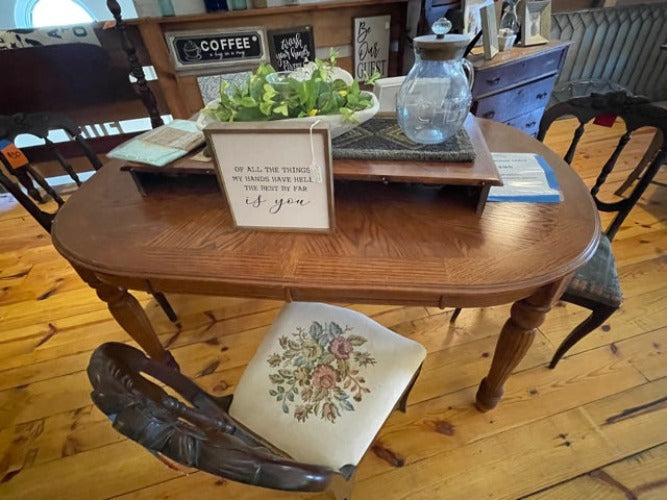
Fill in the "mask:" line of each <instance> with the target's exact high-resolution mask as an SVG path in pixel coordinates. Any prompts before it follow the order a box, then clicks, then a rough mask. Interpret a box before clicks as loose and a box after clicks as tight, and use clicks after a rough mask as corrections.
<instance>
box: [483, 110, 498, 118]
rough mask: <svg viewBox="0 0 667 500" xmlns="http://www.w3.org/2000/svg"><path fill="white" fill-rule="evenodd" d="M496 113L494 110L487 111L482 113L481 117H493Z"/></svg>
mask: <svg viewBox="0 0 667 500" xmlns="http://www.w3.org/2000/svg"><path fill="white" fill-rule="evenodd" d="M495 115H496V112H495V111H487V112H486V113H484V114H483V115H482V118H493V117H494V116H495Z"/></svg>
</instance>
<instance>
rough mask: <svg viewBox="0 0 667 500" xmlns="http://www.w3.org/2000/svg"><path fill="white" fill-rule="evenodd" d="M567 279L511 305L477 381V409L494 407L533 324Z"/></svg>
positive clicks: (529, 338) (525, 346)
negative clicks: (486, 370)
mask: <svg viewBox="0 0 667 500" xmlns="http://www.w3.org/2000/svg"><path fill="white" fill-rule="evenodd" d="M569 281H570V276H568V277H567V278H565V279H563V280H561V281H559V282H557V283H554V284H552V285H548V286H546V287H543V288H541V289H539V290H538V291H537V292H535V293H534V294H533V295H531V296H530V297H527V298H525V299H521V300H519V301H517V302H515V303H514V304H513V305H512V310H511V313H510V318H509V319H508V320H507V322H506V323H505V325H504V326H503V329H502V331H501V332H500V337H499V338H498V343H497V344H496V350H495V352H494V354H493V361H492V362H491V369H490V370H489V374H488V375H487V376H486V377H485V378H484V379H483V380H482V382H481V383H480V384H479V389H478V390H477V396H476V405H477V409H479V410H480V411H488V410H491V409H492V408H494V407H495V406H496V405H497V404H498V402H499V401H500V398H502V396H503V385H504V384H505V381H506V380H507V378H508V377H509V376H510V374H511V373H512V371H513V370H514V368H516V366H517V365H518V364H519V363H520V362H521V360H522V359H523V357H524V356H525V354H526V352H528V348H529V347H530V345H531V344H532V343H533V339H534V338H535V333H536V330H537V327H538V326H540V325H541V324H542V322H543V321H544V318H545V316H546V314H547V313H548V312H549V310H550V309H551V306H552V305H553V304H554V303H555V302H556V301H557V300H558V299H559V298H560V296H561V295H562V294H563V291H564V290H565V288H566V286H567V284H568V283H569Z"/></svg>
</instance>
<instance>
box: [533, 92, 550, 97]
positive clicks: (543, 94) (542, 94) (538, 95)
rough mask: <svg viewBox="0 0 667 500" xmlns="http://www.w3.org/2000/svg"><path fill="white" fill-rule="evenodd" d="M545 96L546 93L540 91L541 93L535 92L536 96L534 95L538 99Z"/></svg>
mask: <svg viewBox="0 0 667 500" xmlns="http://www.w3.org/2000/svg"><path fill="white" fill-rule="evenodd" d="M546 96H547V93H546V92H542V93H541V94H537V96H535V97H537V98H538V99H544V98H545V97H546Z"/></svg>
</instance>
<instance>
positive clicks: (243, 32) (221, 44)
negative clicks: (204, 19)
mask: <svg viewBox="0 0 667 500" xmlns="http://www.w3.org/2000/svg"><path fill="white" fill-rule="evenodd" d="M165 37H166V38H167V45H168V47H169V52H170V53H171V57H172V59H173V61H174V66H175V69H176V70H177V71H187V70H204V72H206V70H209V69H212V70H215V69H219V68H229V67H233V68H244V67H245V68H252V67H254V66H256V65H257V64H258V63H260V62H262V61H265V60H266V50H265V37H264V30H263V29H262V28H258V27H252V28H238V29H226V30H224V31H222V30H219V31H214V30H203V31H202V30H197V31H194V30H193V31H179V32H168V33H165ZM198 72H201V71H198Z"/></svg>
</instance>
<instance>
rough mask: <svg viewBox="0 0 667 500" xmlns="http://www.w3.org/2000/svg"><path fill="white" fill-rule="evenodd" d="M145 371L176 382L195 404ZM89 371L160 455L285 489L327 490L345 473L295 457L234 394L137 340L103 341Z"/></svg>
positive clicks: (118, 423) (118, 424)
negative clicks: (243, 410) (154, 356)
mask: <svg viewBox="0 0 667 500" xmlns="http://www.w3.org/2000/svg"><path fill="white" fill-rule="evenodd" d="M142 373H145V374H147V375H150V376H151V377H153V378H155V379H157V380H159V381H160V382H162V383H164V384H165V385H166V386H168V387H170V388H171V389H173V390H174V391H175V392H177V393H178V394H179V395H180V396H182V397H183V398H184V399H185V401H187V404H186V403H183V402H182V401H179V400H178V399H177V398H175V397H173V396H170V395H169V394H167V392H165V391H164V390H163V389H162V388H160V387H159V386H158V385H156V384H155V383H153V382H151V381H149V380H148V379H146V378H145V377H144V376H142ZM88 377H89V379H90V382H91V384H92V386H93V392H92V394H91V396H92V399H93V402H94V403H95V405H96V406H97V407H98V408H99V409H100V410H102V411H103V412H104V413H105V414H106V415H107V416H108V417H109V418H110V419H111V421H112V423H113V426H114V428H115V429H116V430H118V431H119V432H121V433H122V434H123V435H125V436H127V437H128V438H130V439H132V440H133V441H136V442H137V443H139V444H141V445H142V446H144V447H145V448H147V449H148V450H150V451H151V452H153V453H154V454H160V455H164V456H165V457H168V458H169V459H171V460H174V461H175V462H178V463H180V464H183V465H185V466H188V467H196V468H197V469H201V470H203V471H206V472H209V473H211V474H215V475H218V476H222V477H225V478H228V479H231V480H233V481H238V482H242V483H246V484H250V485H255V486H263V487H266V488H273V489H280V490H290V491H310V492H315V491H324V490H326V489H327V488H329V487H330V486H332V483H333V482H334V479H335V477H336V476H339V475H340V474H339V473H337V472H334V471H333V470H332V469H330V468H328V467H322V466H317V465H311V464H305V463H300V462H297V461H295V460H292V459H290V458H289V457H288V456H286V455H285V454H284V453H282V452H280V451H279V450H277V449H275V448H274V447H273V446H271V445H270V444H269V443H267V442H266V441H264V440H263V439H262V438H261V437H259V436H257V435H256V434H254V433H253V432H251V431H250V430H249V429H247V428H245V427H244V426H243V425H241V424H240V423H239V422H237V421H236V420H234V419H233V418H232V417H230V416H229V414H228V413H227V409H228V408H229V405H230V402H231V396H227V397H223V398H215V397H213V396H211V395H209V394H207V393H206V392H204V391H203V390H201V389H200V388H199V387H198V386H197V385H196V384H194V383H193V382H192V381H190V380H189V379H188V378H186V377H184V376H183V375H181V374H180V373H178V372H177V371H175V370H173V369H171V368H169V367H167V366H166V365H163V364H160V363H158V362H156V361H153V360H151V359H149V358H147V357H146V356H145V355H144V354H143V353H142V352H141V351H139V350H137V349H135V348H133V347H130V346H127V345H125V344H119V343H107V344H103V345H102V346H100V347H98V348H97V349H96V350H95V352H94V353H93V356H92V357H91V360H90V364H89V366H88Z"/></svg>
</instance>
